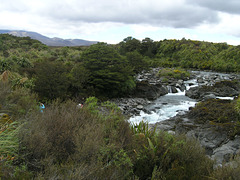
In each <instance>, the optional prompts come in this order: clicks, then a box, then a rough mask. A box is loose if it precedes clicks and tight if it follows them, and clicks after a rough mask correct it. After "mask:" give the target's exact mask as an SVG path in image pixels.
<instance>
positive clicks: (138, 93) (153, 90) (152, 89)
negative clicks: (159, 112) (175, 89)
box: [132, 81, 168, 100]
mask: <svg viewBox="0 0 240 180" xmlns="http://www.w3.org/2000/svg"><path fill="white" fill-rule="evenodd" d="M167 93H168V90H167V88H166V87H164V86H162V85H161V84H155V85H153V84H149V83H148V81H140V82H137V84H136V89H135V91H134V92H133V94H132V96H133V97H137V98H147V99H149V100H155V99H157V98H158V97H160V96H163V95H165V94H167Z"/></svg>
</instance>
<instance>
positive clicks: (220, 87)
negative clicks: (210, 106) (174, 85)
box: [186, 80, 240, 100]
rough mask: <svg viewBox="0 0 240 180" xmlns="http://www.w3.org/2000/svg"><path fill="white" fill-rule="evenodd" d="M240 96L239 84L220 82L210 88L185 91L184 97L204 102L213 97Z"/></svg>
mask: <svg viewBox="0 0 240 180" xmlns="http://www.w3.org/2000/svg"><path fill="white" fill-rule="evenodd" d="M239 94H240V84H239V82H238V81H230V80H227V81H220V82H217V83H215V84H214V85H212V86H207V85H203V86H197V87H192V88H190V89H189V90H187V91H186V96H188V97H190V98H192V99H198V100H204V99H208V98H213V97H214V96H220V97H234V96H238V95H239Z"/></svg>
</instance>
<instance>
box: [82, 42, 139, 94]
mask: <svg viewBox="0 0 240 180" xmlns="http://www.w3.org/2000/svg"><path fill="white" fill-rule="evenodd" d="M81 59H82V61H83V64H84V67H85V68H86V69H87V70H88V72H90V76H89V82H88V83H89V85H90V86H93V87H94V89H95V91H96V95H98V96H101V95H103V96H108V97H114V96H117V95H121V94H122V93H126V92H127V91H130V90H131V89H133V88H134V87H135V83H134V80H133V77H132V75H133V71H132V68H130V66H129V65H128V63H127V61H126V59H124V58H123V57H122V56H120V54H119V53H118V52H117V51H116V50H115V49H114V48H112V47H111V46H109V45H107V44H105V43H98V44H95V45H92V46H91V47H90V48H89V49H87V50H86V51H84V52H83V54H82V56H81Z"/></svg>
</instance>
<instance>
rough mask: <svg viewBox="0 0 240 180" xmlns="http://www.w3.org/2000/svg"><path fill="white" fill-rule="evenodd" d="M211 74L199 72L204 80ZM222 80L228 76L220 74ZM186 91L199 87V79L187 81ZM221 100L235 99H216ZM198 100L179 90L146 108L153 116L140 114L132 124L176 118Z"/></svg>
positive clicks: (133, 118)
mask: <svg viewBox="0 0 240 180" xmlns="http://www.w3.org/2000/svg"><path fill="white" fill-rule="evenodd" d="M209 74H211V72H199V75H201V76H202V77H203V78H204V76H207V75H209ZM218 74H219V75H220V76H221V79H227V76H228V75H227V74H220V73H218ZM184 84H185V85H186V89H187V90H188V89H190V88H191V87H195V86H198V85H199V84H198V83H197V79H192V80H188V81H185V82H184ZM190 85H191V86H190ZM216 98H219V99H231V100H232V99H233V98H232V97H216ZM196 103H197V102H196V100H194V99H191V98H188V97H187V96H185V91H184V92H181V91H180V90H178V93H168V94H167V95H165V96H161V97H159V98H158V99H157V100H155V101H153V102H152V103H151V104H150V105H148V106H147V107H145V108H146V109H147V110H149V111H150V112H151V114H148V113H145V112H143V111H141V112H140V115H138V116H133V117H131V118H130V119H129V121H130V122H131V123H134V124H136V123H139V122H141V121H145V122H148V123H149V124H154V123H156V122H159V121H164V120H167V119H170V118H172V117H174V116H176V115H177V114H178V113H184V112H186V111H188V110H189V108H190V107H194V106H195V104H196Z"/></svg>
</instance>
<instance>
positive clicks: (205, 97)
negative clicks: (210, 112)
mask: <svg viewBox="0 0 240 180" xmlns="http://www.w3.org/2000/svg"><path fill="white" fill-rule="evenodd" d="M208 99H216V96H215V95H214V94H208V95H205V96H204V97H203V100H208Z"/></svg>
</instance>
